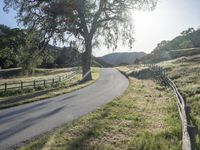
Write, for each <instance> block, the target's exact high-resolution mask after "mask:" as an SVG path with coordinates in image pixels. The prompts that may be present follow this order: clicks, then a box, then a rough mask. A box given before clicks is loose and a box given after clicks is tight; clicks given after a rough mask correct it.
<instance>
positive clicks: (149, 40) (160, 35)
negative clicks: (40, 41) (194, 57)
mask: <svg viewBox="0 0 200 150" xmlns="http://www.w3.org/2000/svg"><path fill="white" fill-rule="evenodd" d="M2 1H3V0H1V1H0V24H5V25H8V26H10V27H17V23H16V20H15V15H16V12H14V11H10V12H9V13H8V14H6V13H5V12H3V10H2V8H3V2H2ZM199 17H200V0H158V4H157V6H156V8H155V9H154V10H153V11H135V12H134V13H133V24H134V30H135V35H134V37H135V43H134V45H133V48H132V49H129V48H128V47H126V46H124V45H119V47H118V49H117V50H115V51H113V50H109V49H106V48H105V47H100V48H99V49H95V50H94V55H95V56H102V55H105V54H108V53H112V52H126V51H127V52H135V51H137V52H139V51H143V52H146V53H150V52H151V51H153V49H154V48H155V47H156V45H157V44H158V43H159V42H161V41H162V40H171V39H173V38H175V37H176V36H178V35H180V33H181V32H182V31H183V30H186V29H187V28H189V27H193V28H195V29H196V28H198V27H200V19H199Z"/></svg>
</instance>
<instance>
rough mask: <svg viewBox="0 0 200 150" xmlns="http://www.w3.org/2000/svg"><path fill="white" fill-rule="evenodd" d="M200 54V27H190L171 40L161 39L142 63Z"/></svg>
mask: <svg viewBox="0 0 200 150" xmlns="http://www.w3.org/2000/svg"><path fill="white" fill-rule="evenodd" d="M197 54H200V29H197V30H195V29H193V28H189V29H187V30H185V31H183V32H182V33H181V35H179V36H177V37H175V38H174V39H172V40H170V41H166V40H164V41H161V42H160V43H158V45H157V47H156V48H155V49H154V50H153V51H152V52H151V54H148V55H146V56H144V57H143V58H142V59H141V60H140V61H141V62H142V63H157V62H161V61H164V60H170V59H175V58H179V57H182V56H192V55H197Z"/></svg>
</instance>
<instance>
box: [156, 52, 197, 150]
mask: <svg viewBox="0 0 200 150" xmlns="http://www.w3.org/2000/svg"><path fill="white" fill-rule="evenodd" d="M159 65H160V66H162V67H164V69H165V70H166V71H167V74H168V75H169V76H170V77H171V78H172V79H173V80H174V81H175V83H176V84H177V86H178V88H179V90H180V92H181V93H182V95H183V96H184V98H185V100H186V102H187V104H188V105H189V106H190V107H191V122H192V124H193V125H194V126H195V133H196V143H197V149H200V111H199V110H200V56H199V55H197V56H193V57H182V58H179V59H176V60H172V61H166V62H161V63H159Z"/></svg>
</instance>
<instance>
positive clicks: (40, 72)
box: [0, 68, 72, 84]
mask: <svg viewBox="0 0 200 150" xmlns="http://www.w3.org/2000/svg"><path fill="white" fill-rule="evenodd" d="M71 69H72V68H61V69H39V68H37V69H34V70H35V74H33V75H31V76H24V75H15V74H13V75H12V76H9V77H8V78H6V77H1V80H0V84H4V83H19V82H20V81H23V82H28V81H33V80H44V79H52V78H54V77H56V76H64V75H66V74H67V73H70V72H71ZM13 70H20V68H16V69H5V70H0V74H1V73H2V72H4V73H5V74H9V72H12V71H13Z"/></svg>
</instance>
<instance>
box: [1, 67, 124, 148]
mask: <svg viewBox="0 0 200 150" xmlns="http://www.w3.org/2000/svg"><path fill="white" fill-rule="evenodd" d="M127 87H128V80H127V79H126V77H124V76H123V75H122V74H121V73H120V72H119V71H117V70H116V69H112V68H103V69H101V76H100V78H99V80H98V81H97V82H95V83H94V84H92V85H90V86H88V87H86V88H83V89H80V90H77V91H75V92H72V93H69V94H65V95H62V96H58V97H54V98H50V99H47V100H43V101H40V102H34V103H31V104H26V105H22V106H18V107H14V108H10V109H6V110H2V111H0V149H1V150H2V149H8V148H9V147H11V146H13V145H17V144H19V143H22V142H23V141H26V140H28V139H30V138H32V137H34V136H37V135H40V134H42V133H45V132H47V131H50V130H52V129H53V128H55V127H58V126H60V125H62V124H64V123H67V122H70V121H72V120H74V119H77V118H79V117H80V116H83V115H85V114H87V113H89V112H91V111H94V110H95V109H97V108H98V107H99V106H101V105H103V104H105V103H107V102H109V101H111V100H113V99H114V98H115V97H117V96H120V95H121V94H122V93H123V92H124V91H125V90H126V88H127Z"/></svg>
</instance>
